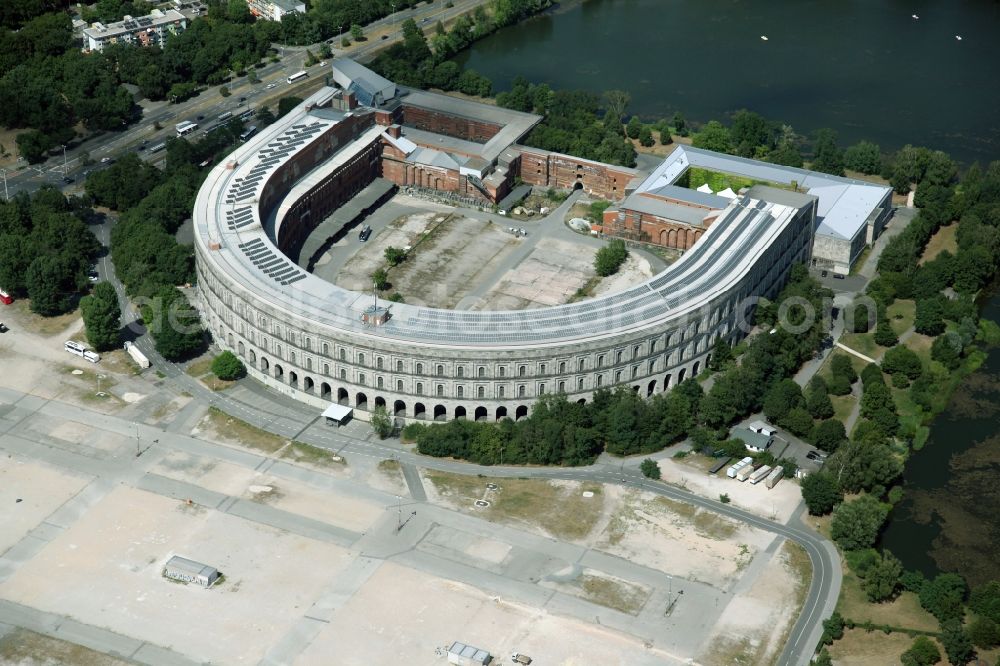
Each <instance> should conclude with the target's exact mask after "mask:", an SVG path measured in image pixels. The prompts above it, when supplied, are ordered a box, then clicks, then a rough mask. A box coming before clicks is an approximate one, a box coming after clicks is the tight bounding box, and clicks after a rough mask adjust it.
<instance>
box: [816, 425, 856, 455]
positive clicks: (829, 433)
mask: <svg viewBox="0 0 1000 666" xmlns="http://www.w3.org/2000/svg"><path fill="white" fill-rule="evenodd" d="M812 441H813V444H815V445H816V447H817V448H820V449H822V450H823V451H826V452H828V453H833V452H834V451H836V450H837V448H838V447H840V445H841V444H843V443H844V442H845V441H847V433H846V432H845V430H844V424H843V422H841V421H839V420H838V419H826V420H825V421H820V422H819V423H818V424H817V425H816V428H815V429H814V430H813V436H812Z"/></svg>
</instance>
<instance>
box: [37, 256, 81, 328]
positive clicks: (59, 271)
mask: <svg viewBox="0 0 1000 666" xmlns="http://www.w3.org/2000/svg"><path fill="white" fill-rule="evenodd" d="M75 273H76V268H75V267H74V266H73V264H72V262H71V261H69V260H68V259H66V258H64V257H61V256H58V255H55V254H45V255H42V256H39V257H36V258H35V260H34V261H32V262H31V264H30V265H29V266H28V270H27V271H26V272H25V276H24V281H25V283H26V284H27V288H28V298H30V299H31V311H32V312H34V313H35V314H40V315H42V316H44V317H51V316H54V315H58V314H62V313H64V312H69V310H70V309H71V308H72V307H73V295H74V294H75V293H76V284H75Z"/></svg>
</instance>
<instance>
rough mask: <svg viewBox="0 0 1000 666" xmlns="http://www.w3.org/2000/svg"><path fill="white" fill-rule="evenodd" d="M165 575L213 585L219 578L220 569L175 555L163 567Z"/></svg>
mask: <svg viewBox="0 0 1000 666" xmlns="http://www.w3.org/2000/svg"><path fill="white" fill-rule="evenodd" d="M163 575H164V577H166V578H170V579H171V580H176V581H180V582H182V583H195V584H197V585H201V586H202V587H212V585H214V584H215V581H217V580H218V579H219V570H218V569H216V568H215V567H210V566H208V565H207V564H202V563H201V562H195V561H194V560H189V559H187V558H186V557H180V556H178V555H174V556H173V557H171V558H170V559H169V560H167V564H166V565H165V566H164V567H163Z"/></svg>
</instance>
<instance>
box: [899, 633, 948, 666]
mask: <svg viewBox="0 0 1000 666" xmlns="http://www.w3.org/2000/svg"><path fill="white" fill-rule="evenodd" d="M899 660H900V662H902V664H903V666H933V665H934V664H937V663H939V662H940V661H941V651H940V650H939V649H938V646H937V644H935V643H934V641H932V640H931V639H929V638H928V637H927V636H917V637H916V639H914V641H913V645H911V646H910V649H909V650H907V651H906V652H904V653H903V654H902V655H901V656H900V658H899Z"/></svg>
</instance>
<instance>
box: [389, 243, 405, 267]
mask: <svg viewBox="0 0 1000 666" xmlns="http://www.w3.org/2000/svg"><path fill="white" fill-rule="evenodd" d="M404 259H406V250H401V249H399V248H398V247H392V246H390V247H387V248H385V260H386V261H388V262H389V265H390V266H398V265H399V264H401V263H403V260H404Z"/></svg>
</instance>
